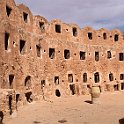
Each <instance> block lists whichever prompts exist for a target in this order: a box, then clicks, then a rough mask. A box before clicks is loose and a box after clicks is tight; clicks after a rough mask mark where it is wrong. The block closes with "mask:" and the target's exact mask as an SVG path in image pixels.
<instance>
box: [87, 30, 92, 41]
mask: <svg viewBox="0 0 124 124" xmlns="http://www.w3.org/2000/svg"><path fill="white" fill-rule="evenodd" d="M88 38H89V39H90V40H92V33H91V32H88Z"/></svg>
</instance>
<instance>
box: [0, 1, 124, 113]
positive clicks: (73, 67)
mask: <svg viewBox="0 0 124 124" xmlns="http://www.w3.org/2000/svg"><path fill="white" fill-rule="evenodd" d="M0 10H1V11H0V109H1V110H0V111H2V112H4V113H5V114H12V112H13V111H14V110H16V109H17V108H18V107H19V106H23V105H24V104H26V102H32V101H33V100H42V99H50V98H52V97H54V96H57V97H63V96H67V95H74V94H76V95H84V94H89V89H90V87H92V85H97V86H99V87H100V89H101V92H106V91H111V92H114V91H123V90H124V37H123V33H122V32H120V31H119V30H117V29H115V30H111V31H109V30H107V29H104V28H101V29H100V30H94V29H93V28H91V27H84V28H82V29H81V28H80V27H79V26H78V25H76V24H66V23H64V22H62V21H61V20H58V19H54V20H52V21H51V22H48V21H47V19H45V18H44V17H42V16H39V15H37V16H34V15H32V13H31V11H30V10H29V8H28V7H26V6H25V5H23V4H20V5H16V4H15V2H14V0H0ZM3 106H4V107H3Z"/></svg>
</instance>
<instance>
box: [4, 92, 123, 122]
mask: <svg viewBox="0 0 124 124" xmlns="http://www.w3.org/2000/svg"><path fill="white" fill-rule="evenodd" d="M90 99H91V98H90V95H83V96H69V97H65V98H62V97H60V98H54V99H53V100H52V102H47V101H40V102H37V103H33V104H29V105H26V106H24V107H23V108H20V110H19V111H18V115H17V117H16V118H13V119H10V120H8V121H6V122H4V124H61V123H64V124H119V119H122V118H124V92H114V93H104V94H101V97H100V104H90V103H88V102H86V101H89V100H90ZM122 124H124V123H122Z"/></svg>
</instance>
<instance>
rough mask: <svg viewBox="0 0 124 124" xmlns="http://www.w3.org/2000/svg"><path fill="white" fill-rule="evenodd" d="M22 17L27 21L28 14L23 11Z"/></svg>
mask: <svg viewBox="0 0 124 124" xmlns="http://www.w3.org/2000/svg"><path fill="white" fill-rule="evenodd" d="M23 19H24V21H25V22H26V23H27V22H28V14H27V13H25V12H23Z"/></svg>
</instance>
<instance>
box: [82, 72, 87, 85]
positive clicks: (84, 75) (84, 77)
mask: <svg viewBox="0 0 124 124" xmlns="http://www.w3.org/2000/svg"><path fill="white" fill-rule="evenodd" d="M83 82H84V83H86V82H87V73H84V74H83Z"/></svg>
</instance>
